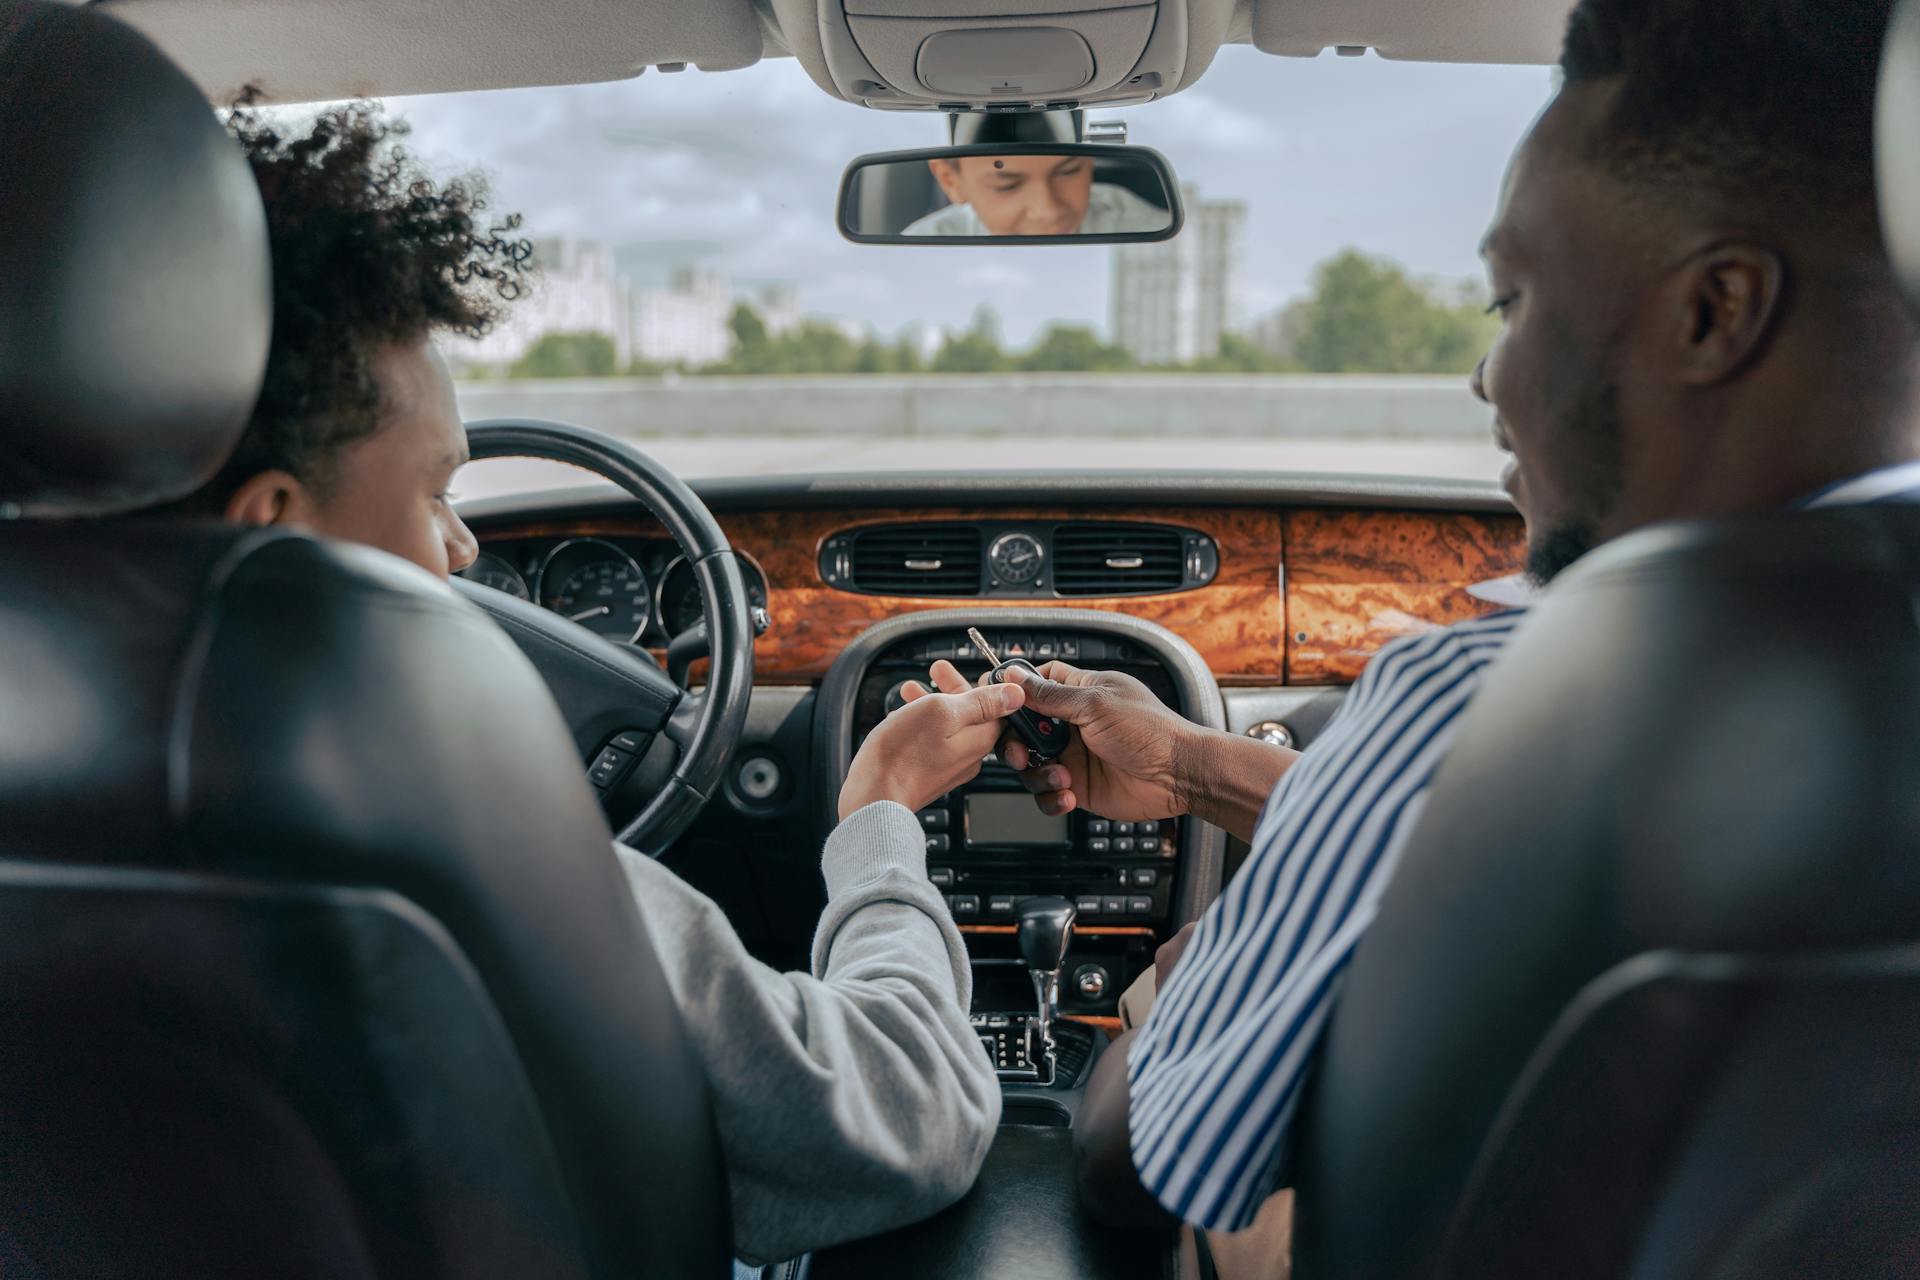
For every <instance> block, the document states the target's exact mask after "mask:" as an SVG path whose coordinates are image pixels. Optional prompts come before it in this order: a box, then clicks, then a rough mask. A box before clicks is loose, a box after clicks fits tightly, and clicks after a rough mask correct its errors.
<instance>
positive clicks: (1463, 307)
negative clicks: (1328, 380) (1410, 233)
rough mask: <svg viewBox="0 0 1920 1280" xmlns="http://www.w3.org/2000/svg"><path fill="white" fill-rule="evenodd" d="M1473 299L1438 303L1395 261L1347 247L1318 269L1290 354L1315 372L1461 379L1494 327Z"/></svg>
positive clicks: (1467, 297)
mask: <svg viewBox="0 0 1920 1280" xmlns="http://www.w3.org/2000/svg"><path fill="white" fill-rule="evenodd" d="M1476 301H1477V299H1475V298H1473V297H1472V296H1471V295H1463V296H1462V297H1461V298H1459V299H1443V298H1437V297H1435V296H1434V294H1433V292H1432V291H1431V290H1430V289H1429V288H1426V287H1423V286H1422V285H1420V284H1419V283H1417V282H1415V281H1414V280H1413V279H1411V278H1410V277H1409V276H1408V275H1407V273H1406V271H1405V270H1404V269H1402V268H1401V267H1400V266H1399V265H1398V264H1397V263H1394V262H1392V261H1390V260H1388V259H1385V258H1375V257H1370V256H1368V255H1366V254H1363V253H1361V252H1359V251H1358V250H1357V249H1348V250H1346V251H1344V252H1342V253H1340V254H1337V255H1335V256H1334V257H1332V258H1329V259H1328V260H1327V261H1325V262H1323V263H1321V264H1320V266H1319V268H1318V269H1317V270H1316V271H1315V272H1314V290H1313V295H1312V296H1311V297H1310V298H1308V299H1307V300H1306V302H1305V303H1304V304H1302V307H1301V311H1300V315H1299V335H1298V340H1297V342H1296V344H1295V355H1296V357H1297V359H1298V360H1299V362H1300V364H1301V365H1302V366H1303V367H1304V368H1306V369H1309V370H1311V371H1313V372H1315V373H1466V372H1468V371H1470V370H1471V369H1472V368H1473V365H1474V362H1475V361H1476V360H1478V359H1479V358H1480V355H1481V353H1482V352H1484V351H1485V350H1486V347H1487V344H1488V343H1489V342H1490V341H1491V340H1492V337H1493V334H1494V332H1495V331H1496V330H1497V327H1498V326H1497V324H1496V323H1495V322H1494V321H1493V320H1492V319H1491V318H1490V317H1488V316H1486V315H1484V314H1482V313H1481V310H1480V308H1479V306H1477V305H1475V304H1476Z"/></svg>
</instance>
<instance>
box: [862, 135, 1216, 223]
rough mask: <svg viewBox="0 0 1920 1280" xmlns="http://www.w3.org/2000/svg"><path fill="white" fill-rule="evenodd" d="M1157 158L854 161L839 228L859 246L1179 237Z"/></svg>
mask: <svg viewBox="0 0 1920 1280" xmlns="http://www.w3.org/2000/svg"><path fill="white" fill-rule="evenodd" d="M1180 221H1181V212H1180V196H1179V188H1178V186H1177V185H1176V184H1175V182H1174V178H1173V171H1172V169H1170V168H1169V167H1168V165H1167V162H1166V160H1165V159H1163V158H1162V157H1161V156H1160V154H1159V153H1158V152H1155V151H1151V150H1148V149H1147V148H1146V147H1125V146H1118V145H1114V144H1111V143H1077V144H1073V143H1058V142H1048V143H1026V144H1018V145H1009V144H1005V143H1001V144H995V145H988V146H972V147H941V148H937V149H933V150H927V151H892V152H886V153H884V154H880V155H871V156H862V157H860V158H859V159H858V160H855V161H854V162H853V163H852V164H851V165H849V166H848V168H847V175H846V178H845V180H844V181H842V183H841V185H840V230H841V233H842V234H843V235H845V236H846V237H847V238H848V239H849V240H854V241H857V242H859V243H862V244H989V243H1012V244H1065V243H1082V244H1116V243H1123V242H1127V241H1151V240H1165V239H1168V238H1170V237H1171V236H1173V235H1174V234H1176V233H1177V232H1178V231H1179V230H1180Z"/></svg>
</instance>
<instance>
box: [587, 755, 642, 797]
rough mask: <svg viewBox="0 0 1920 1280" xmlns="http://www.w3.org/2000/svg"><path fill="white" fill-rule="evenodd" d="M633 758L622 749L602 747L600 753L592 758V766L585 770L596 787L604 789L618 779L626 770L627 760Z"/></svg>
mask: <svg viewBox="0 0 1920 1280" xmlns="http://www.w3.org/2000/svg"><path fill="white" fill-rule="evenodd" d="M631 759H633V757H632V756H630V755H628V754H627V753H626V752H624V751H620V750H618V749H616V748H614V747H602V748H601V749H600V754H599V755H597V756H595V757H594V758H593V766H592V767H591V768H589V769H588V770H587V777H588V778H589V779H590V780H591V781H592V782H593V785H594V786H596V787H599V788H601V789H602V790H605V789H606V788H608V787H610V786H612V785H613V784H614V783H616V782H618V781H619V780H620V775H621V774H622V773H624V772H626V768H627V762H628V761H629V760H631Z"/></svg>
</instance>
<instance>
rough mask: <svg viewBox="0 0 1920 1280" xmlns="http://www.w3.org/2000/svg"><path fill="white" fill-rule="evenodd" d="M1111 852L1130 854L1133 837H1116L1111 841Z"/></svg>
mask: <svg viewBox="0 0 1920 1280" xmlns="http://www.w3.org/2000/svg"><path fill="white" fill-rule="evenodd" d="M1113 851H1114V852H1115V853H1132V852H1133V837H1132V836H1116V837H1115V838H1114V841H1113Z"/></svg>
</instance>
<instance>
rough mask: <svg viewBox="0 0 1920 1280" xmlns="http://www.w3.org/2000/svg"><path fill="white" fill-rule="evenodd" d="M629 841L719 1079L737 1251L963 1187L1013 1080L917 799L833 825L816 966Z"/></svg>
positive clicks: (820, 1238)
mask: <svg viewBox="0 0 1920 1280" xmlns="http://www.w3.org/2000/svg"><path fill="white" fill-rule="evenodd" d="M616 848H617V849H618V851H619V853H620V859H621V863H622V864H623V865H624V866H625V868H626V872H627V878H628V880H629V881H630V882H631V883H632V885H633V894H634V897H635V898H636V899H637V900H638V901H639V904H640V911H641V914H642V915H643V916H645V917H646V922H647V927H648V928H649V929H650V930H651V931H652V933H653V943H654V947H655V948H656V949H657V950H658V951H659V953H660V959H661V963H662V965H663V966H664V967H665V969H666V977H667V984H668V986H669V987H670V988H671V989H672V991H673V995H674V998H675V1000H676V1001H677V1002H678V1003H679V1006H680V1011H681V1014H682V1015H683V1017H684V1018H685V1020H686V1024H687V1030H688V1033H689V1034H690V1035H691V1036H692V1038H693V1042H694V1045H695V1047H696V1049H697V1050H698V1052H699V1053H700V1055H701V1058H702V1060H703V1062H704V1063H705V1066H706V1069H707V1077H708V1079H709V1080H710V1081H711V1082H712V1087H713V1102H714V1111H715V1114H716V1117H717V1119H718V1122H719V1129H720V1144H721V1147H722V1148H723V1150H724V1153H725V1157H726V1162H727V1175H728V1178H729V1180H730V1182H731V1184H732V1195H733V1233H734V1248H735V1250H736V1251H737V1252H738V1253H739V1254H740V1256H741V1257H743V1258H745V1259H746V1260H747V1261H749V1262H754V1263H766V1262H778V1261H780V1260H782V1259H785V1258H790V1257H794V1256H796V1255H798V1254H801V1253H805V1252H808V1251H810V1250H813V1249H819V1248H823V1247H825V1246H827V1245H829V1244H834V1243H837V1242H839V1241H842V1240H852V1239H856V1238H858V1237H860V1236H867V1235H873V1234H874V1233H876V1232H880V1231H886V1230H888V1229H890V1228H893V1227H898V1226H902V1225H904V1224H906V1223H909V1222H914V1221H918V1220H919V1219H921V1218H924V1217H927V1216H928V1215H930V1214H932V1213H935V1212H937V1211H938V1210H940V1209H943V1208H945V1207H946V1206H947V1205H949V1204H951V1203H953V1202H954V1201H955V1200H957V1199H959V1198H960V1197H961V1196H962V1195H964V1194H965V1193H966V1190H967V1188H968V1187H970V1186H972V1185H973V1179H974V1176H975V1175H976V1174H977V1173H979V1171H980V1164H981V1161H983V1160H984V1159H985V1158H986V1153H987V1146H988V1144H989V1143H990V1142H991V1141H992V1140H993V1132H994V1128H995V1126H997V1125H998V1124H999V1121H1000V1086H999V1082H998V1081H997V1080H996V1078H995V1076H994V1072H993V1068H992V1066H991V1065H990V1064H989V1063H988V1062H987V1056H986V1054H985V1053H983V1052H982V1051H981V1048H980V1041H979V1038H978V1036H976V1035H975V1034H974V1032H973V1031H972V1029H971V1028H969V1027H968V1025H967V1006H968V1003H969V1002H970V1001H971V999H972V996H973V972H972V969H971V968H970V967H969V965H968V963H967V952H966V948H965V945H964V944H963V943H962V942H961V940H960V932H959V930H957V929H955V928H954V925H953V919H952V917H951V916H949V915H948V913H947V904H946V901H945V899H943V898H942V897H941V896H940V894H939V893H938V892H936V891H935V890H934V888H933V886H932V885H931V884H930V883H928V881H927V868H926V835H925V833H924V832H922V831H921V829H920V824H919V822H918V821H917V820H916V819H915V818H914V816H913V814H912V812H911V811H909V810H908V809H907V808H905V807H904V806H902V805H898V804H894V803H892V802H891V801H882V802H880V803H878V804H871V805H868V806H867V807H866V808H864V809H861V810H860V811H859V812H857V813H855V814H853V815H852V816H850V817H849V818H848V819H847V820H846V821H845V822H842V823H841V824H840V825H839V827H838V828H837V829H835V831H834V833H833V834H832V836H830V837H829V838H828V839H827V846H826V852H825V853H824V854H823V856H822V858H821V871H822V873H823V874H824V875H825V877H826V882H827V909H826V912H825V914H823V915H822V916H821V917H820V927H819V929H818V931H817V932H816V933H815V934H814V939H813V972H812V973H811V974H805V973H780V972H778V971H776V970H774V969H772V968H769V967H768V966H766V965H764V964H761V963H760V962H759V961H757V960H755V959H754V958H753V957H752V956H750V955H748V954H747V952H746V949H745V948H744V947H743V946H742V945H741V943H740V939H739V936H738V935H737V934H735V933H734V931H733V928H732V926H730V925H729V924H728V923H727V919H726V917H725V916H724V915H722V914H721V912H720V909H719V907H717V906H715V905H714V903H713V901H712V900H711V899H710V898H707V897H705V896H704V895H702V894H700V893H698V892H696V891H695V890H694V889H693V888H692V887H690V886H689V885H688V884H687V883H686V882H685V881H683V880H681V879H680V878H679V877H678V876H676V875H674V874H673V873H672V872H671V871H668V870H667V869H666V868H664V867H662V866H661V865H660V864H659V863H657V862H654V861H653V860H652V859H650V858H648V857H646V856H645V855H643V854H639V853H635V852H634V851H633V850H631V849H627V848H624V847H620V846H616Z"/></svg>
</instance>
